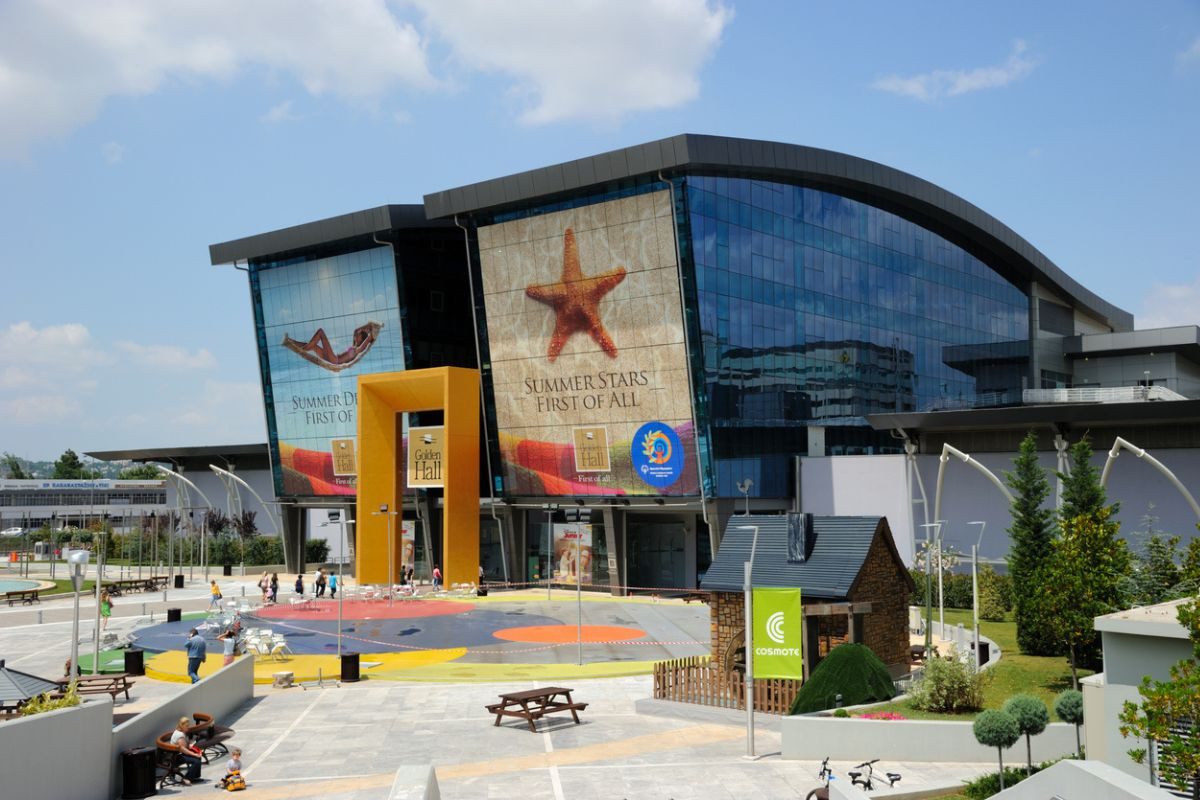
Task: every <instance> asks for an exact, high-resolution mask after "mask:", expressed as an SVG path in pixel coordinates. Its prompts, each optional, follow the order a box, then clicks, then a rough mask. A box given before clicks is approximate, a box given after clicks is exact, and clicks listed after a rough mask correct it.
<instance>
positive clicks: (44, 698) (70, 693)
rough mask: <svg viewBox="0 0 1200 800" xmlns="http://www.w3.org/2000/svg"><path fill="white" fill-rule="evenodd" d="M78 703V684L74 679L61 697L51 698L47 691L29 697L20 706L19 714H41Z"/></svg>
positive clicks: (29, 715)
mask: <svg viewBox="0 0 1200 800" xmlns="http://www.w3.org/2000/svg"><path fill="white" fill-rule="evenodd" d="M79 703H80V700H79V684H78V682H76V681H71V683H70V685H69V686H68V687H67V691H66V692H64V693H63V696H62V697H59V698H57V699H55V700H51V699H50V695H49V693H47V694H39V695H38V696H37V697H34V698H33V699H31V700H30V701H29V702H28V703H26V704H25V705H23V706H21V716H23V717H31V716H33V715H34V714H42V713H44V712H46V711H54V710H55V709H59V708H70V707H71V706H77V705H79Z"/></svg>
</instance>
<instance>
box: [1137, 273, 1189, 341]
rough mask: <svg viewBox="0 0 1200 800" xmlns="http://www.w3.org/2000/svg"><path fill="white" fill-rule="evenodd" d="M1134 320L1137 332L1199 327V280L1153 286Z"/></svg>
mask: <svg viewBox="0 0 1200 800" xmlns="http://www.w3.org/2000/svg"><path fill="white" fill-rule="evenodd" d="M1136 320H1137V327H1138V329H1139V330H1145V329H1147V328H1167V327H1170V326H1172V325H1200V278H1196V280H1195V281H1193V282H1192V283H1191V284H1180V285H1174V286H1172V285H1168V284H1164V283H1156V284H1154V285H1153V286H1151V287H1150V291H1149V293H1148V294H1147V295H1146V299H1145V300H1143V301H1142V313H1141V314H1138V315H1137V317H1136Z"/></svg>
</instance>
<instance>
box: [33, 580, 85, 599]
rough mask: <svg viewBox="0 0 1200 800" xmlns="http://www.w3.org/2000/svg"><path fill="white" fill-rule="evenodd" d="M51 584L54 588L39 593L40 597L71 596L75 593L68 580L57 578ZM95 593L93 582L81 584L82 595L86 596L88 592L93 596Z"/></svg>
mask: <svg viewBox="0 0 1200 800" xmlns="http://www.w3.org/2000/svg"><path fill="white" fill-rule="evenodd" d="M38 580H43V581H49V580H50V579H49V578H42V577H39V578H38ZM53 583H54V588H53V589H47V590H45V591H44V592H42V593H41V596H42V597H50V596H51V595H56V594H73V593H74V591H75V587H74V586H72V585H71V579H70V578H57V579H55V580H54V581H53ZM95 591H96V582H95V581H94V580H87V581H84V582H83V589H82V592H83V594H88V593H89V592H91V593H93V594H94V593H95Z"/></svg>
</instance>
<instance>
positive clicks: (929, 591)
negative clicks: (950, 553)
mask: <svg viewBox="0 0 1200 800" xmlns="http://www.w3.org/2000/svg"><path fill="white" fill-rule="evenodd" d="M921 527H922V528H924V529H925V657H926V658H929V657H930V655H931V654H932V653H933V572H932V571H931V570H932V569H933V543H934V541H940V540H941V536H942V522H941V521H940V520H939V521H938V522H926V523H923V524H922V525H921ZM930 528H933V529H934V530H933V532H932V533H931V532H930V530H929V529H930ZM942 633H943V635H944V634H945V631H943V632H942Z"/></svg>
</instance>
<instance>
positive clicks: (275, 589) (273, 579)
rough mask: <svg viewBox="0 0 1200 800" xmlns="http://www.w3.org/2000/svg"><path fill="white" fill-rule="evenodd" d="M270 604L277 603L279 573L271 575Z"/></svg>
mask: <svg viewBox="0 0 1200 800" xmlns="http://www.w3.org/2000/svg"><path fill="white" fill-rule="evenodd" d="M271 602H272V603H277V602H279V573H278V572H272V573H271Z"/></svg>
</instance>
